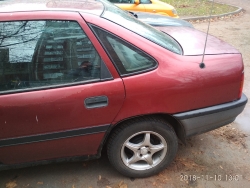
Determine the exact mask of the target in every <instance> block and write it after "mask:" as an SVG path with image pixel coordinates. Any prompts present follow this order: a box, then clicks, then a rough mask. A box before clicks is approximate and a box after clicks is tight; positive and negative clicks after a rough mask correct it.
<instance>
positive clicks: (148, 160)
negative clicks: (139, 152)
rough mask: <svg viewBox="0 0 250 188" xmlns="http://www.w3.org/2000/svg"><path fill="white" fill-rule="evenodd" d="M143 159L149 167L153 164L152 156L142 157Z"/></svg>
mask: <svg viewBox="0 0 250 188" xmlns="http://www.w3.org/2000/svg"><path fill="white" fill-rule="evenodd" d="M143 159H144V160H145V161H146V162H147V163H148V164H149V165H150V166H152V164H153V159H152V155H146V156H144V157H143Z"/></svg>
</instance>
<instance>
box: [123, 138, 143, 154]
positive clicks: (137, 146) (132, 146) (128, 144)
mask: <svg viewBox="0 0 250 188" xmlns="http://www.w3.org/2000/svg"><path fill="white" fill-rule="evenodd" d="M124 145H125V147H127V148H128V149H130V150H131V151H133V152H134V154H136V153H137V151H138V149H140V146H141V144H133V143H131V142H129V141H128V142H126V143H125V144H124Z"/></svg>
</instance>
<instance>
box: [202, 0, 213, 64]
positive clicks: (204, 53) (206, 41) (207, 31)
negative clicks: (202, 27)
mask: <svg viewBox="0 0 250 188" xmlns="http://www.w3.org/2000/svg"><path fill="white" fill-rule="evenodd" d="M213 8H214V0H213V2H212V8H211V9H210V15H209V22H208V27H207V35H206V40H205V45H204V51H203V55H202V60H201V63H200V68H201V69H204V68H205V67H206V65H205V63H204V57H205V52H206V47H207V38H208V32H209V28H210V22H211V15H212V10H213Z"/></svg>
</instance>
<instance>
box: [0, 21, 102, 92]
mask: <svg viewBox="0 0 250 188" xmlns="http://www.w3.org/2000/svg"><path fill="white" fill-rule="evenodd" d="M0 31H1V36H0V92H1V91H12V90H13V91H15V90H20V89H21V90H22V89H32V88H37V87H38V88H39V87H51V86H57V85H67V84H72V83H77V82H84V81H91V80H100V67H101V65H100V64H101V59H100V56H99V55H98V54H97V52H96V50H95V49H94V47H93V45H92V43H91V41H90V40H89V39H88V37H87V36H86V35H85V33H84V32H83V30H82V29H81V27H80V26H79V24H78V23H77V22H74V21H52V20H45V21H13V22H0Z"/></svg>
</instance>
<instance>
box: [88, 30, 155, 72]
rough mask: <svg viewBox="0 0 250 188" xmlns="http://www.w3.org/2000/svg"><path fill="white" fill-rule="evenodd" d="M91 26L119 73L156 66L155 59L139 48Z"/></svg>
mask: <svg viewBox="0 0 250 188" xmlns="http://www.w3.org/2000/svg"><path fill="white" fill-rule="evenodd" d="M92 28H93V29H94V31H95V33H96V34H97V36H98V38H99V39H100V42H101V43H102V45H103V46H104V47H105V49H106V50H107V51H108V54H109V55H110V56H111V59H112V60H113V62H114V64H115V66H116V68H117V69H118V71H119V73H120V74H121V75H127V74H131V73H133V74H134V73H138V72H142V71H143V72H145V71H147V70H152V69H153V68H155V67H156V66H157V63H156V61H155V60H154V59H153V58H151V57H150V56H149V55H147V54H146V53H144V52H142V51H141V50H140V49H138V48H135V47H134V46H132V45H131V44H128V43H127V42H125V41H124V40H122V39H120V38H118V37H116V36H114V35H112V34H110V33H108V32H106V31H104V30H102V29H100V28H98V27H95V26H92Z"/></svg>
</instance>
